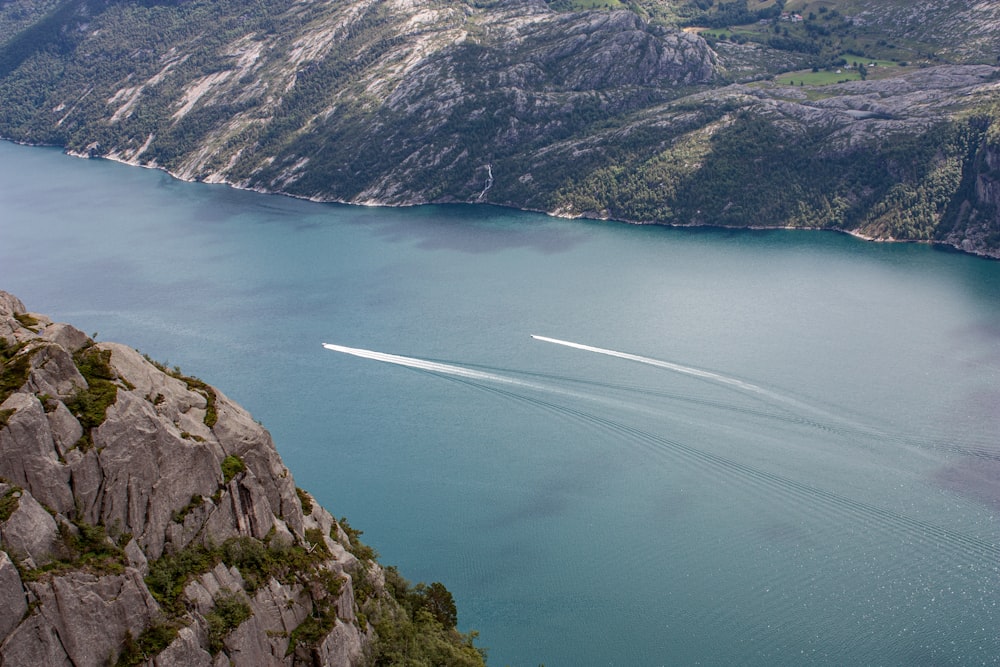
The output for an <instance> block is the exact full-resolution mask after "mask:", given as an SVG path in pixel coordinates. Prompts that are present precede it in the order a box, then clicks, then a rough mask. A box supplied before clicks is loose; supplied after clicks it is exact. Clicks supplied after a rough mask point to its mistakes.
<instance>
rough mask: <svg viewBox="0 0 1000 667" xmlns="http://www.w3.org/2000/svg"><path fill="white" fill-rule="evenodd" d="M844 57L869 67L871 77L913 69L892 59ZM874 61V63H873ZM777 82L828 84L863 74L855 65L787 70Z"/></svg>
mask: <svg viewBox="0 0 1000 667" xmlns="http://www.w3.org/2000/svg"><path fill="white" fill-rule="evenodd" d="M843 57H844V59H845V60H846V61H847V62H848V64H849V65H853V64H854V63H855V62H857V63H860V64H863V65H864V66H865V67H866V68H867V69H868V78H869V79H888V78H890V77H893V76H898V75H900V74H902V73H904V72H907V71H910V70H912V69H913V67H912V66H909V65H907V66H901V65H900V64H899V63H895V62H892V61H891V60H868V59H866V58H862V57H860V56H854V55H851V54H849V53H847V54H844V56H843ZM873 63H874V65H873ZM774 80H775V81H776V82H777V83H780V84H782V85H785V86H798V85H800V84H801V85H806V86H828V85H830V84H831V83H843V82H844V81H860V80H861V74H860V73H859V71H858V70H857V68H854V67H839V68H837V69H835V70H832V71H827V70H820V71H818V72H813V71H812V70H800V71H798V72H786V73H785V74H782V75H781V76H777V77H775V78H774Z"/></svg>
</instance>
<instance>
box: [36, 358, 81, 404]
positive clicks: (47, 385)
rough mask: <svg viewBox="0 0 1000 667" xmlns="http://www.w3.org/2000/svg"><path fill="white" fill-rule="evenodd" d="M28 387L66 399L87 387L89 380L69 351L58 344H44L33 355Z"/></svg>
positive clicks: (37, 391) (40, 393) (38, 392)
mask: <svg viewBox="0 0 1000 667" xmlns="http://www.w3.org/2000/svg"><path fill="white" fill-rule="evenodd" d="M26 387H27V389H28V390H29V391H31V392H32V393H35V394H39V395H42V394H47V395H49V396H56V397H58V398H63V399H65V398H70V397H71V396H73V395H74V394H75V393H77V392H78V391H80V390H81V389H86V388H87V381H86V380H85V379H83V376H82V375H80V371H78V370H77V368H76V364H74V363H73V357H72V356H71V355H70V354H69V352H67V351H66V350H65V349H63V348H62V347H59V346H58V345H42V346H40V347H39V348H38V350H37V351H35V352H34V354H32V355H31V373H30V375H29V376H28V383H27V385H26Z"/></svg>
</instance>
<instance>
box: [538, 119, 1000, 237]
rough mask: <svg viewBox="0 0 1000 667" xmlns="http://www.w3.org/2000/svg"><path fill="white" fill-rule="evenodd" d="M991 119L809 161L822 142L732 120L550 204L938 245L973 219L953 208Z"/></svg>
mask: <svg viewBox="0 0 1000 667" xmlns="http://www.w3.org/2000/svg"><path fill="white" fill-rule="evenodd" d="M991 122H992V123H996V120H995V119H994V120H992V121H991V120H990V119H989V118H988V117H985V116H983V115H982V114H979V115H971V116H969V117H968V118H966V119H963V120H960V121H956V122H951V123H949V122H944V123H939V124H938V125H937V126H936V127H935V128H934V129H932V130H930V131H928V132H926V133H924V134H922V135H916V136H913V135H904V136H894V137H891V138H887V139H886V141H884V142H882V143H881V144H876V145H873V146H872V147H871V150H870V151H868V152H860V151H858V152H854V151H851V152H843V153H839V154H837V153H834V154H828V155H825V156H824V158H823V159H817V158H816V156H817V155H818V154H822V153H823V148H822V147H823V145H824V142H825V141H826V136H825V134H824V133H822V132H820V131H816V132H813V133H809V134H806V135H804V136H803V135H801V134H792V133H787V132H785V131H783V130H781V129H780V128H779V127H778V126H776V125H774V124H772V123H770V122H768V121H767V120H765V119H763V118H760V117H758V116H755V115H752V114H749V113H737V114H735V115H733V116H731V117H729V118H726V119H724V122H718V123H716V124H714V126H710V128H711V131H699V132H697V133H693V134H690V135H687V136H686V137H684V138H682V139H679V140H678V141H676V143H675V144H674V145H673V146H672V147H670V148H668V149H667V150H665V151H662V152H659V153H655V154H653V155H651V156H649V157H646V158H645V159H639V160H634V161H631V160H629V161H624V162H622V163H619V164H615V165H614V166H610V167H604V168H599V169H596V170H594V171H593V172H592V175H591V176H589V177H588V178H586V179H584V180H583V181H581V182H579V183H573V184H570V185H568V186H566V187H565V188H563V189H562V190H560V191H559V192H557V194H556V198H555V202H554V206H556V207H559V208H561V209H563V210H569V211H573V212H580V213H584V212H590V213H596V214H599V215H603V216H607V217H610V218H618V219H625V220H653V221H663V222H681V223H690V222H703V223H710V224H718V225H727V226H733V227H746V226H753V225H755V224H760V223H761V221H766V223H767V224H768V225H769V226H775V225H778V226H789V227H809V228H835V229H847V230H855V229H857V230H860V231H861V232H863V233H865V234H871V235H873V236H891V237H892V238H897V239H914V240H916V239H922V240H940V239H942V238H944V237H945V236H946V235H947V234H948V233H949V232H950V231H951V230H952V229H954V228H956V226H958V225H963V224H965V222H966V221H967V220H969V219H970V216H972V215H975V214H976V212H975V210H974V209H975V207H973V208H971V209H970V208H969V207H968V205H966V206H965V207H963V206H961V205H959V203H960V202H962V201H974V192H973V189H974V178H973V177H974V174H975V173H976V170H977V167H976V160H977V149H978V148H979V147H980V146H981V145H982V143H983V139H984V136H985V132H986V130H987V128H988V127H990V124H991ZM636 152H638V151H636ZM956 202H959V203H956ZM980 214H983V215H985V212H984V211H981V212H980Z"/></svg>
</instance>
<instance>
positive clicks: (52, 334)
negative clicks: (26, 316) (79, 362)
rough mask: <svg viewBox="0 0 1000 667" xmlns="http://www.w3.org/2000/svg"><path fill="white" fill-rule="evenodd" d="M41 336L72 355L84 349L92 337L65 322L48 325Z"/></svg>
mask: <svg viewBox="0 0 1000 667" xmlns="http://www.w3.org/2000/svg"><path fill="white" fill-rule="evenodd" d="M41 336H42V339H44V340H47V341H49V342H50V343H55V344H56V345H58V346H59V347H62V348H63V349H64V350H66V351H67V352H69V353H70V354H73V353H74V352H77V351H79V350H81V349H83V348H84V347H85V346H86V345H87V344H88V343H89V342H90V337H89V336H87V334H85V333H83V332H82V331H80V330H79V329H77V328H76V327H74V326H73V325H71V324H66V323H64V322H55V323H53V324H50V325H48V326H47V327H45V328H44V329H43V330H42V332H41Z"/></svg>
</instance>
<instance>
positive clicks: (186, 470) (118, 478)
mask: <svg viewBox="0 0 1000 667" xmlns="http://www.w3.org/2000/svg"><path fill="white" fill-rule="evenodd" d="M93 438H94V444H95V445H96V446H97V448H98V450H99V451H100V464H101V469H102V472H103V476H104V481H103V485H102V487H101V494H100V497H99V499H98V502H99V503H100V519H101V522H102V523H104V524H105V525H107V526H113V525H120V526H121V527H122V530H124V531H127V532H130V533H132V534H133V535H134V536H136V539H137V540H138V541H139V543H140V545H142V547H143V549H144V550H145V551H146V553H147V554H148V555H149V557H150V558H159V556H160V554H162V553H163V545H164V540H165V531H166V528H167V526H168V525H169V524H170V523H171V522H172V521H173V513H174V512H176V511H178V510H180V509H181V508H183V507H184V506H185V505H187V504H188V503H189V502H190V501H191V498H192V496H194V495H203V496H209V495H211V494H212V493H213V492H214V490H215V489H216V488H217V486H218V475H219V472H217V471H218V462H217V460H216V458H215V456H214V455H213V453H212V451H211V449H210V448H209V447H206V446H204V445H203V444H202V443H199V442H197V441H192V440H188V439H185V438H182V437H181V434H180V433H179V432H177V431H176V430H175V429H174V428H172V425H169V424H164V423H163V421H162V420H161V419H160V418H159V416H158V415H157V413H156V411H155V410H154V409H153V406H152V404H150V403H149V402H148V401H146V400H144V399H143V398H139V397H138V396H137V395H136V394H134V393H133V392H120V393H119V398H118V401H117V402H116V403H115V405H113V406H111V407H110V408H109V409H108V418H107V420H106V421H105V422H104V423H103V424H101V426H99V427H98V428H97V429H95V430H94V434H93ZM84 509H85V511H86V512H87V513H88V514H90V513H91V512H90V511H88V508H87V507H85V508H84Z"/></svg>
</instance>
